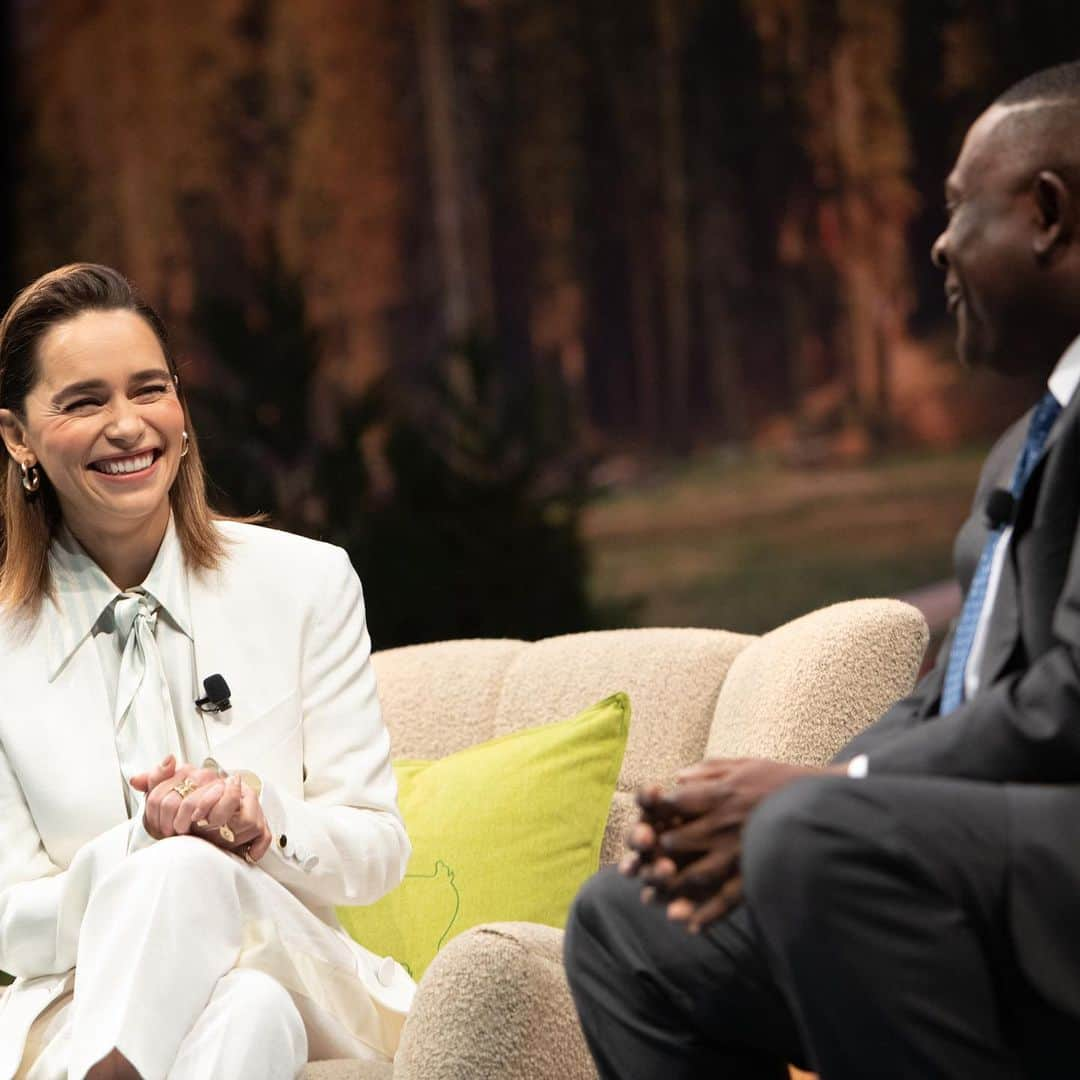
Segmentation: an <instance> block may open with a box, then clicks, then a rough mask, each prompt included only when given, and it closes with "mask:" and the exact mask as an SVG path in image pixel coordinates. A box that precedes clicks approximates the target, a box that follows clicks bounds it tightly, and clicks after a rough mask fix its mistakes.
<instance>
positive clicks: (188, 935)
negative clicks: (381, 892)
mask: <svg viewBox="0 0 1080 1080" xmlns="http://www.w3.org/2000/svg"><path fill="white" fill-rule="evenodd" d="M358 963H359V958H358V956H357V953H356V950H355V949H354V947H353V944H352V943H351V942H349V941H348V940H347V939H346V938H345V936H344V935H343V934H338V933H337V932H335V930H334V929H333V928H331V927H330V926H328V925H326V924H325V923H323V922H322V921H321V920H320V919H318V918H317V917H316V916H315V915H314V914H312V913H311V912H310V911H309V910H308V909H307V908H306V907H305V906H304V905H303V904H302V903H301V902H300V901H299V900H298V899H297V898H296V897H295V896H293V895H292V894H291V893H290V892H289V891H288V890H287V889H285V888H284V887H283V886H282V885H280V884H279V883H278V882H277V881H275V880H274V879H273V878H271V877H270V876H269V875H268V874H266V873H265V871H263V870H261V869H260V868H259V867H258V866H251V865H249V864H247V863H245V862H244V861H243V860H242V859H239V858H237V857H235V856H232V855H228V854H226V853H225V852H222V851H220V850H218V849H217V848H215V847H213V846H212V845H211V844H209V843H208V842H207V841H205V840H201V839H197V838H195V837H186V836H181V837H172V838H170V839H168V840H161V841H158V842H157V843H155V844H153V845H151V846H150V847H147V848H145V849H143V850H140V851H137V852H135V853H134V854H132V855H129V856H128V857H127V858H126V859H125V860H124V861H123V862H122V863H121V864H120V865H119V866H118V867H116V869H114V870H113V871H111V872H110V873H109V874H108V875H107V876H106V877H105V878H104V879H103V880H102V881H101V883H100V884H99V885H98V886H97V887H96V889H95V890H94V892H93V893H92V894H91V896H90V898H89V901H88V903H87V907H86V913H85V915H84V917H83V922H82V926H81V929H80V935H79V948H78V955H77V960H76V968H75V985H74V997H73V998H72V999H70V1000H69V1001H67V1002H64V1003H59V1004H58V1007H57V1008H55V1009H51V1010H50V1011H49V1012H47V1013H46V1014H44V1015H43V1016H41V1017H39V1019H38V1022H37V1024H36V1025H35V1027H36V1029H37V1030H36V1031H32V1033H31V1039H30V1042H29V1043H28V1051H29V1052H28V1054H27V1055H26V1056H25V1057H24V1062H23V1066H22V1069H21V1070H20V1072H21V1073H22V1074H23V1075H25V1076H27V1077H28V1078H29V1080H57V1078H58V1077H63V1076H68V1077H71V1078H81V1077H83V1076H85V1074H86V1072H87V1071H88V1070H89V1069H90V1068H91V1066H93V1065H94V1064H95V1063H96V1062H98V1061H100V1060H101V1059H102V1058H104V1057H105V1056H106V1055H108V1054H109V1053H110V1051H112V1050H113V1049H114V1048H115V1049H118V1050H119V1051H120V1052H121V1053H122V1054H123V1055H124V1056H125V1057H126V1058H127V1060H128V1061H129V1062H131V1064H132V1065H133V1066H134V1067H135V1069H136V1070H137V1071H138V1072H139V1074H140V1075H141V1076H143V1077H145V1078H147V1080H164V1078H165V1077H171V1078H176V1080H187V1078H192V1080H194V1078H196V1077H200V1078H201V1077H206V1078H216V1077H229V1078H234V1077H235V1078H243V1077H251V1078H252V1080H254V1078H256V1077H258V1078H260V1080H262V1078H267V1077H270V1078H273V1077H280V1078H282V1080H284V1078H285V1077H292V1076H296V1075H297V1074H298V1073H299V1072H300V1070H301V1069H302V1068H303V1066H304V1064H305V1063H306V1062H307V1061H308V1060H309V1056H310V1057H311V1058H329V1057H359V1058H366V1059H368V1060H379V1061H387V1060H389V1058H388V1056H387V1055H386V1054H385V1053H383V1052H381V1049H380V1048H378V1047H375V1046H373V1045H371V1043H369V1042H367V1041H365V1038H364V1037H363V1034H362V1033H360V1034H358V1033H357V1031H356V1030H350V1025H351V1024H354V1022H355V1023H359V1022H360V1021H362V1020H363V1019H364V1013H365V1008H367V1009H368V1010H369V1011H370V1010H374V1006H373V1005H372V1004H371V1003H370V1000H369V998H368V995H367V992H366V989H365V986H364V983H363V981H362V979H360V978H359V977H358ZM303 980H306V981H303ZM370 1019H371V1023H370V1024H369V1025H368V1028H367V1030H369V1031H377V1030H378V1027H379V1023H378V1018H377V1017H375V1016H373V1017H371V1018H370ZM31 1058H33V1060H31Z"/></svg>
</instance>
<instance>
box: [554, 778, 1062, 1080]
mask: <svg viewBox="0 0 1080 1080" xmlns="http://www.w3.org/2000/svg"><path fill="white" fill-rule="evenodd" d="M1018 795H1019V797H1023V791H1022V790H1020V791H1019V792H1018V791H1017V788H1016V787H1015V786H1014V787H1012V789H1011V790H1010V789H1009V788H1007V787H1006V786H1004V785H995V784H983V783H975V782H969V781H960V780H948V779H932V778H916V777H911V778H907V777H903V778H900V777H886V776H881V777H875V776H869V777H866V778H865V779H861V780H854V779H849V778H847V777H836V776H825V777H813V778H809V779H806V780H801V781H798V782H797V783H795V784H792V785H791V786H789V787H787V788H784V789H782V790H781V791H779V792H777V793H776V794H774V795H773V796H771V797H770V798H769V799H767V800H766V801H765V802H764V803H762V805H761V806H760V807H759V808H758V809H757V810H756V811H755V812H754V814H753V815H752V816H751V818H750V820H749V822H748V823H747V825H746V828H745V829H744V833H743V849H742V873H743V884H744V896H745V902H744V904H743V906H741V907H740V908H737V909H736V910H735V911H734V912H733V913H731V914H730V915H729V916H728V917H727V918H725V919H723V920H721V921H720V922H718V923H716V924H714V925H713V926H712V927H710V928H708V929H706V930H705V931H704V932H703V933H701V934H699V935H690V934H689V933H687V932H686V931H685V930H683V929H682V928H681V927H678V926H673V925H671V924H669V923H668V921H667V920H666V918H665V916H664V913H663V911H662V909H661V908H659V907H658V906H657V905H655V904H652V905H645V904H642V903H641V901H640V898H639V885H638V883H636V882H632V881H625V880H623V879H620V878H619V877H618V876H617V875H616V874H614V873H612V872H610V871H609V872H605V873H603V874H601V875H598V876H597V877H596V878H594V879H593V881H592V882H590V883H589V884H588V885H587V886H586V888H585V889H584V890H583V891H582V893H581V894H580V896H579V897H578V899H577V901H576V902H575V905H574V907H573V909H572V911H571V915H570V920H569V924H568V927H567V936H566V953H567V974H568V977H569V980H570V986H571V991H572V993H573V996H574V1000H575V1003H576V1005H577V1007H578V1011H579V1014H580V1016H581V1019H582V1023H583V1026H584V1029H585V1034H586V1038H587V1040H588V1043H589V1046H590V1049H591V1050H592V1052H593V1056H594V1058H595V1060H596V1062H597V1066H598V1068H599V1071H600V1075H601V1077H603V1078H605V1080H608V1078H612V1080H613V1078H615V1077H618V1078H619V1080H646V1078H661V1077H663V1078H664V1080H680V1078H684V1077H685V1078H687V1080H689V1078H690V1077H700V1076H704V1075H716V1076H739V1077H747V1078H755V1080H756V1078H759V1077H760V1078H762V1080H766V1078H770V1080H771V1078H774V1077H775V1078H777V1080H779V1078H781V1077H783V1076H784V1075H785V1071H784V1066H785V1063H787V1062H792V1063H794V1064H797V1065H802V1066H804V1067H809V1068H815V1069H817V1070H818V1071H820V1072H821V1073H822V1075H823V1077H825V1078H826V1080H856V1078H862V1077H866V1076H870V1075H872V1076H875V1077H882V1078H891V1077H895V1078H896V1080H901V1078H903V1080H908V1078H911V1077H920V1078H924V1077H925V1078H930V1077H955V1078H957V1080H960V1078H964V1080H966V1078H970V1077H973V1076H978V1077H979V1078H980V1080H1004V1078H1016V1077H1021V1076H1028V1075H1036V1076H1038V1075H1055V1074H1057V1071H1058V1069H1059V1068H1060V1064H1061V1062H1062V1061H1068V1060H1070V1058H1071V1057H1072V1055H1073V1053H1074V1051H1075V1047H1076V1045H1077V1044H1078V1042H1080V1019H1078V1018H1076V1017H1072V1016H1069V1015H1066V1014H1064V1013H1062V1012H1060V1011H1059V1010H1057V1009H1056V1008H1054V1007H1053V1006H1051V1005H1050V1004H1049V1003H1047V1002H1046V1001H1044V1000H1043V999H1042V998H1041V997H1040V996H1039V995H1038V994H1037V992H1036V991H1035V990H1034V989H1033V988H1032V987H1031V985H1030V984H1029V983H1028V981H1027V980H1026V979H1025V978H1024V976H1023V974H1022V973H1021V970H1020V966H1019V964H1018V962H1017V959H1016V956H1015V954H1014V951H1013V947H1012V941H1011V937H1010V934H1009V930H1008V869H1009V867H1008V864H1009V843H1008V840H1009V826H1010V806H1011V805H1012V803H1011V802H1010V799H1015V798H1017V797H1018Z"/></svg>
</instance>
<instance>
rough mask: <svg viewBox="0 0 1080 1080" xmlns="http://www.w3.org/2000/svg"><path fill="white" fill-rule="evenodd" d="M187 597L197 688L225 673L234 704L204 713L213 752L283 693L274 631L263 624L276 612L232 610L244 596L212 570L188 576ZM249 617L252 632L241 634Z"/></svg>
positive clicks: (200, 688) (241, 602)
mask: <svg viewBox="0 0 1080 1080" xmlns="http://www.w3.org/2000/svg"><path fill="white" fill-rule="evenodd" d="M188 598H189V602H190V606H191V624H192V634H193V636H194V642H195V643H194V650H195V670H196V680H195V681H196V689H197V690H198V691H199V693H200V695H201V693H202V684H203V680H204V679H205V678H206V677H207V676H208V675H221V676H222V677H223V678H224V679H225V681H226V682H227V683H228V685H229V691H230V700H231V702H232V707H231V708H230V709H228V710H227V711H226V712H222V713H207V714H205V721H206V734H207V739H208V741H209V744H210V752H211V754H213V753H214V752H215V749H216V748H217V747H218V746H220V745H221V744H222V743H224V742H225V741H227V740H228V739H231V738H232V737H233V736H234V735H236V734H237V733H239V732H240V731H241V730H243V728H245V727H246V726H247V725H248V724H249V723H250V722H251V721H252V720H253V719H255V718H257V717H259V716H260V715H262V714H263V713H265V712H266V711H267V710H268V709H270V708H271V707H272V706H273V705H275V704H276V703H277V700H278V699H279V698H280V696H281V695H280V693H279V692H278V693H277V697H275V692H276V680H275V679H274V677H273V672H274V671H275V657H274V656H273V655H272V649H271V648H270V645H269V642H270V641H272V640H273V635H272V634H267V633H265V628H264V627H262V626H260V625H259V620H260V619H265V618H268V617H271V616H270V615H269V613H267V612H260V611H249V612H247V614H246V616H243V615H241V613H240V612H237V611H234V610H232V609H233V608H234V607H244V606H245V604H244V600H243V598H242V597H237V596H233V595H231V594H230V590H229V586H228V583H227V581H226V579H225V575H223V574H221V573H217V572H213V571H211V572H209V573H193V574H191V575H190V576H189V580H188ZM238 616H240V617H238ZM248 620H250V624H251V625H252V626H253V627H254V629H253V631H252V632H250V633H245V632H243V630H242V629H241V630H240V632H238V627H240V628H242V627H243V626H244V625H245V623H246V622H248ZM277 659H280V658H277ZM277 666H278V667H280V663H279V664H278V665H277ZM194 708H195V706H194V703H192V709H194Z"/></svg>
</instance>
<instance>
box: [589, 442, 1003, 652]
mask: <svg viewBox="0 0 1080 1080" xmlns="http://www.w3.org/2000/svg"><path fill="white" fill-rule="evenodd" d="M984 453H985V450H984V449H983V448H971V449H966V450H962V451H957V452H954V453H951V454H942V453H939V452H934V453H931V452H926V453H922V454H906V455H903V456H897V457H893V458H890V459H886V460H883V461H881V462H879V463H876V464H874V465H871V466H860V467H858V468H845V469H828V470H814V471H800V470H794V469H790V468H784V467H782V466H780V465H777V464H769V463H757V464H743V465H730V464H725V463H724V462H723V461H722V460H719V459H716V460H704V461H699V462H694V463H691V464H688V465H685V466H683V467H681V468H673V469H671V470H669V471H667V472H666V473H665V474H664V475H662V476H660V477H658V478H656V479H654V481H653V482H652V483H651V484H650V485H648V486H647V487H646V486H642V487H641V488H638V489H635V490H625V491H621V492H618V493H616V494H612V495H609V496H606V497H604V498H601V499H599V500H598V501H597V502H595V503H594V504H593V505H592V506H591V507H590V509H589V511H588V513H587V515H586V521H585V534H586V538H587V542H588V545H589V549H590V554H591V560H592V562H591V574H590V594H591V596H592V599H593V601H594V603H595V604H596V605H597V607H598V608H599V609H600V610H601V611H607V612H612V613H613V614H612V616H611V621H613V622H621V623H631V624H635V625H639V626H715V627H723V628H725V629H731V630H741V631H746V632H752V633H760V632H762V631H764V630H768V629H770V628H771V627H774V626H776V625H778V624H779V623H782V622H785V621H787V620H788V619H791V618H793V617H795V616H797V615H801V614H803V613H804V612H807V611H811V610H813V609H814V608H818V607H821V606H823V605H825V604H829V603H834V602H836V601H839V600H850V599H854V598H856V597H863V596H897V595H900V594H903V593H905V592H908V591H910V590H912V589H917V588H919V587H920V586H923V585H928V584H932V583H934V582H937V581H940V580H942V579H945V578H948V577H951V575H952V542H953V537H954V535H955V533H956V530H957V528H958V527H959V525H960V524H961V522H962V521H963V520H964V518H965V516H966V515H967V513H968V510H969V507H970V503H971V496H972V493H973V491H974V486H975V481H976V478H977V476H978V471H979V466H980V463H981V461H982V459H983V455H984Z"/></svg>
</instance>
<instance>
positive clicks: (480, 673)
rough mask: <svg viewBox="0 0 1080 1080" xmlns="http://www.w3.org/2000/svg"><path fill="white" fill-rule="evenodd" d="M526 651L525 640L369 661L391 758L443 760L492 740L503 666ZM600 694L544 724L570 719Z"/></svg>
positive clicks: (444, 645)
mask: <svg viewBox="0 0 1080 1080" xmlns="http://www.w3.org/2000/svg"><path fill="white" fill-rule="evenodd" d="M529 648H530V646H529V644H528V642H525V641H515V640H512V639H505V640H503V639H493V640H487V639H481V640H475V641H469V640H464V641H439V642H435V643H433V644H430V645H406V646H404V647H403V648H400V649H387V650H385V651H384V652H377V653H375V654H374V655H373V656H372V658H371V659H372V663H373V664H374V665H375V676H376V678H377V680H378V683H379V702H380V704H381V705H382V710H383V719H384V720H385V721H386V726H387V728H388V729H389V731H390V741H391V745H392V746H393V748H394V756H395V757H405V758H441V757H445V756H446V755H447V754H452V753H454V752H455V751H456V750H463V749H464V748H465V747H466V746H472V745H474V744H475V743H478V742H483V741H484V740H485V739H490V738H491V737H492V736H493V735H495V734H496V732H495V711H496V706H497V705H498V701H499V694H500V693H501V691H502V686H503V680H504V678H505V676H506V671H507V668H509V666H510V664H511V662H512V661H513V660H514V658H515V657H516V656H518V655H519V654H520V653H522V652H523V651H527V650H528V649H529ZM606 692H609V691H605V693H606ZM602 696H603V695H602V694H595V695H593V697H591V698H588V699H587V700H586V701H583V702H582V703H581V705H579V706H577V707H575V708H572V709H566V710H564V711H563V712H554V713H551V714H550V715H548V716H546V717H545V718H544V721H545V722H546V721H548V720H553V719H555V718H556V717H560V716H568V715H570V714H571V713H573V712H576V711H577V709H578V708H581V707H582V706H583V705H586V704H588V702H589V701H596V700H597V699H598V698H600V697H602Z"/></svg>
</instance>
